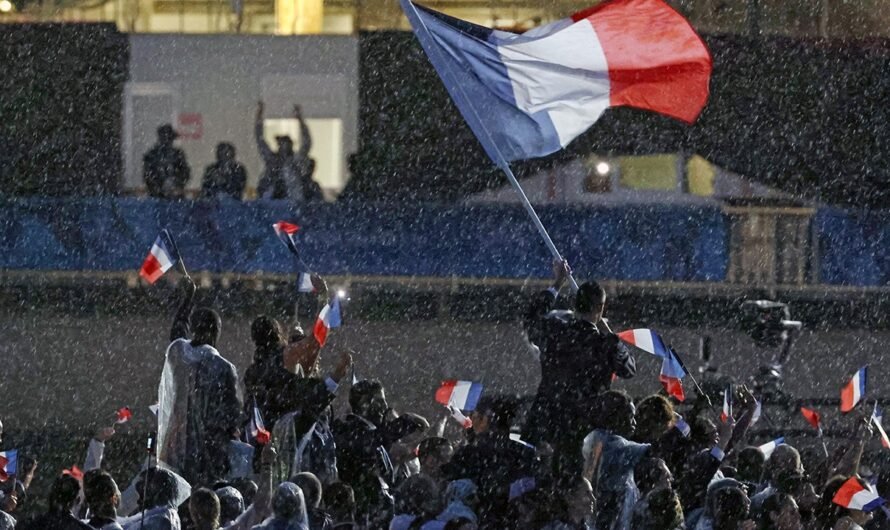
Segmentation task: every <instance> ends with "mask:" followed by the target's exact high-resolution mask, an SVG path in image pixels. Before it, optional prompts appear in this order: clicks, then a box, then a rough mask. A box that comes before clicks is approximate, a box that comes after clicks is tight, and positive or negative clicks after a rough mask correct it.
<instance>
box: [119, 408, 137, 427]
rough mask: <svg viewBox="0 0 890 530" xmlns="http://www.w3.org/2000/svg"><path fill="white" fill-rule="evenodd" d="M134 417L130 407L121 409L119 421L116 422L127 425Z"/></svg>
mask: <svg viewBox="0 0 890 530" xmlns="http://www.w3.org/2000/svg"><path fill="white" fill-rule="evenodd" d="M132 417H133V413H132V412H130V407H121V408H119V409H118V411H117V420H116V421H115V423H117V424H121V423H127V422H128V421H130V418H132Z"/></svg>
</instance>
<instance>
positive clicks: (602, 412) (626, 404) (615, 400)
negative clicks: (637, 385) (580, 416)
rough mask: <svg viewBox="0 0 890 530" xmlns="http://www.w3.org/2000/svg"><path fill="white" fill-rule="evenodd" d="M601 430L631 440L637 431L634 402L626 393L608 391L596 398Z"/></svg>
mask: <svg viewBox="0 0 890 530" xmlns="http://www.w3.org/2000/svg"><path fill="white" fill-rule="evenodd" d="M596 401H597V409H598V410H599V414H598V418H600V420H599V427H600V428H601V429H604V430H607V431H609V432H612V433H613V434H617V435H619V436H623V437H625V438H629V437H631V436H633V433H634V431H635V430H636V418H635V412H636V410H635V409H634V403H633V400H632V399H631V398H630V396H628V395H627V394H626V393H625V392H621V391H618V390H608V391H606V392H603V393H602V394H600V395H599V397H597V398H596Z"/></svg>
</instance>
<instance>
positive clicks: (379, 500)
mask: <svg viewBox="0 0 890 530" xmlns="http://www.w3.org/2000/svg"><path fill="white" fill-rule="evenodd" d="M418 429H419V426H418V425H417V424H416V423H414V422H413V421H411V420H409V419H407V418H396V419H394V420H392V421H389V422H386V423H385V424H383V425H382V426H381V427H377V426H375V425H374V424H373V423H371V422H370V421H368V420H366V419H365V418H363V417H361V416H358V415H356V414H347V415H346V416H345V417H343V418H340V419H337V420H336V421H334V425H333V430H334V438H335V439H336V441H337V471H338V472H339V475H340V480H341V481H342V482H345V483H347V484H349V485H350V486H352V489H353V493H354V494H355V504H356V520H357V521H364V520H365V516H367V515H370V516H371V517H372V518H373V516H374V515H375V514H377V513H380V512H381V511H383V510H391V509H392V496H391V494H390V491H389V486H390V481H391V480H392V474H393V465H392V461H390V458H389V449H390V447H391V446H392V444H393V443H395V442H397V441H398V440H400V439H402V438H404V437H405V436H408V435H409V434H411V433H413V432H415V431H417V430H418Z"/></svg>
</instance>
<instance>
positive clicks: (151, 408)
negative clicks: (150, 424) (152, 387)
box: [148, 403, 160, 416]
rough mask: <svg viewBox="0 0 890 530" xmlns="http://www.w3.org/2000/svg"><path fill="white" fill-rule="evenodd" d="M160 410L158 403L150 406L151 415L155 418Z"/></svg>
mask: <svg viewBox="0 0 890 530" xmlns="http://www.w3.org/2000/svg"><path fill="white" fill-rule="evenodd" d="M159 408H160V405H159V404H157V403H155V404H154V405H149V406H148V410H150V411H151V413H152V414H154V415H155V416H157V415H158V409H159Z"/></svg>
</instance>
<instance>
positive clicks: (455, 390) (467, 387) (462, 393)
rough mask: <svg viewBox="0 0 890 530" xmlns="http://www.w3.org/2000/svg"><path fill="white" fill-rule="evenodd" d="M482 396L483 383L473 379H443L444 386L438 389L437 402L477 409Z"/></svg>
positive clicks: (459, 407) (455, 406) (465, 408)
mask: <svg viewBox="0 0 890 530" xmlns="http://www.w3.org/2000/svg"><path fill="white" fill-rule="evenodd" d="M481 396H482V383H475V382H473V381H458V380H456V379H449V380H447V381H442V386H440V387H439V389H438V390H436V401H437V402H439V403H441V404H443V405H445V406H446V407H449V406H450V407H454V408H457V409H460V410H476V405H477V404H478V403H479V398H480V397H481Z"/></svg>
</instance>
